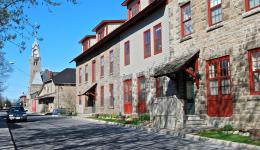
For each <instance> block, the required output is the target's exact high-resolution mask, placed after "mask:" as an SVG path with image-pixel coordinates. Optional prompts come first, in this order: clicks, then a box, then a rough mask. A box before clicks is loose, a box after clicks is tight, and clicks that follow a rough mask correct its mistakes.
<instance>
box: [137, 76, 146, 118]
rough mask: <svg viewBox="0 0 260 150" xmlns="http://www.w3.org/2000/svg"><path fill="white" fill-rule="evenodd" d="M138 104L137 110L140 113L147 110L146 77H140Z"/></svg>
mask: <svg viewBox="0 0 260 150" xmlns="http://www.w3.org/2000/svg"><path fill="white" fill-rule="evenodd" d="M137 90H138V91H137V93H138V105H137V110H138V113H145V112H146V89H145V77H144V76H142V77H139V78H138V89H137Z"/></svg>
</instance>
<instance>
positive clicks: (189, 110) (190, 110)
mask: <svg viewBox="0 0 260 150" xmlns="http://www.w3.org/2000/svg"><path fill="white" fill-rule="evenodd" d="M194 99H195V94H194V81H193V80H192V78H186V101H185V105H186V106H185V108H186V112H185V113H186V114H187V115H194V113H195V102H194Z"/></svg>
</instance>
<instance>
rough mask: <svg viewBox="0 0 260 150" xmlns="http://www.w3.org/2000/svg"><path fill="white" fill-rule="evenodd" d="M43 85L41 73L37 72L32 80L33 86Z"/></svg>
mask: <svg viewBox="0 0 260 150" xmlns="http://www.w3.org/2000/svg"><path fill="white" fill-rule="evenodd" d="M42 83H43V82H42V77H41V74H40V72H36V73H35V75H34V77H33V80H32V85H41V84H42Z"/></svg>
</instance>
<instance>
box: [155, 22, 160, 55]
mask: <svg viewBox="0 0 260 150" xmlns="http://www.w3.org/2000/svg"><path fill="white" fill-rule="evenodd" d="M159 28H160V29H161V37H160V41H161V49H156V44H157V43H156V41H157V36H156V29H159ZM153 37H154V38H153V39H154V55H156V54H159V53H161V52H162V24H161V23H159V24H157V25H156V26H154V27H153Z"/></svg>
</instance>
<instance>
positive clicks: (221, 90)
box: [206, 56, 233, 117]
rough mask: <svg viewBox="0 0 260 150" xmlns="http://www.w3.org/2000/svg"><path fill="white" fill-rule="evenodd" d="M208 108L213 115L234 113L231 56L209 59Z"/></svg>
mask: <svg viewBox="0 0 260 150" xmlns="http://www.w3.org/2000/svg"><path fill="white" fill-rule="evenodd" d="M206 72H207V75H206V76H207V109H208V115H209V116H211V117H230V116H231V115H232V113H233V106H232V96H231V79H230V74H231V71H230V61H229V56H225V57H221V58H217V59H213V60H209V61H207V66H206Z"/></svg>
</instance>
